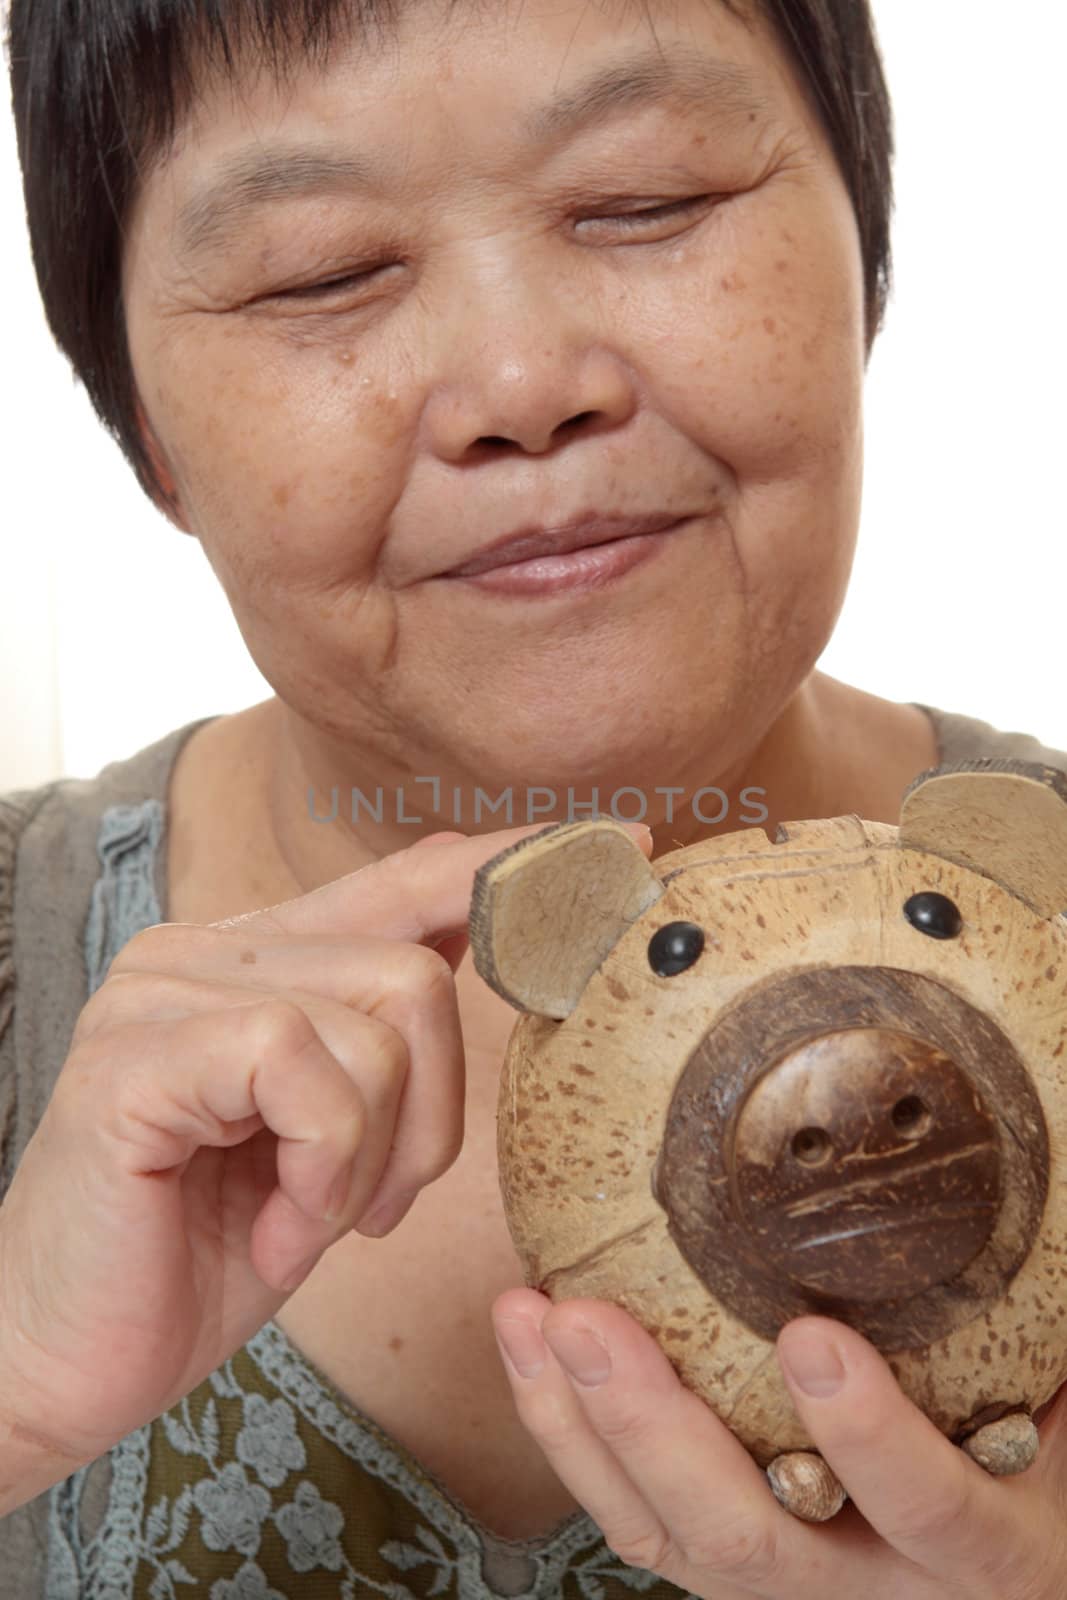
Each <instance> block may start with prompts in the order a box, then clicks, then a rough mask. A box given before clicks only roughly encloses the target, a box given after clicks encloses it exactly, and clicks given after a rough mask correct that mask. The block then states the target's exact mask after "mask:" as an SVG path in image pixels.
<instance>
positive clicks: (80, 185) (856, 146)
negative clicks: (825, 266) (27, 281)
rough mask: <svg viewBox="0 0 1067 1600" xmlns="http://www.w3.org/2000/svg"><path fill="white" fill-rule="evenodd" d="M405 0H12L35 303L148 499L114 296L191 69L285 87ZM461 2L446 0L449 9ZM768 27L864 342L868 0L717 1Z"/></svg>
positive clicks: (869, 224)
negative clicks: (145, 189) (857, 262)
mask: <svg viewBox="0 0 1067 1600" xmlns="http://www.w3.org/2000/svg"><path fill="white" fill-rule="evenodd" d="M405 3H406V0H11V5H10V10H9V14H8V21H7V37H6V48H7V52H8V60H9V63H10V72H11V91H12V104H13V110H14V117H15V128H16V135H17V140H18V152H19V160H20V163H21V167H22V177H23V191H24V195H25V202H26V219H27V225H28V230H29V238H30V246H31V249H32V252H33V262H34V268H35V271H36V274H37V282H38V285H39V287H40V292H41V298H42V301H43V303H44V310H45V315H46V317H47V319H48V325H49V327H50V329H51V331H52V334H53V337H54V338H55V340H56V343H57V344H58V346H59V348H60V349H61V350H62V352H63V354H64V355H65V356H66V357H67V359H68V360H69V361H70V363H71V366H72V368H73V370H74V375H75V377H76V378H78V379H80V380H81V382H82V383H84V385H85V388H86V390H87V392H88V395H89V399H90V401H91V402H92V405H93V407H94V409H95V410H96V412H97V415H98V416H99V417H100V419H101V421H102V422H103V424H104V426H105V428H106V429H107V430H108V432H109V433H111V434H112V435H113V437H114V438H115V440H116V441H117V443H118V445H119V447H120V449H121V450H122V452H123V454H124V455H125V456H126V458H127V460H128V461H129V462H130V465H131V466H132V467H133V469H134V471H135V473H136V474H137V478H138V481H139V482H140V484H141V487H142V488H143V489H144V491H145V493H146V494H148V496H149V497H150V498H151V499H152V500H153V501H154V502H155V503H157V504H160V503H165V502H166V501H167V496H166V494H165V492H164V491H163V488H162V486H161V485H160V483H159V481H158V479H157V477H156V473H155V470H154V467H153V465H152V462H151V459H150V457H149V455H148V451H147V448H146V444H145V441H144V438H143V436H142V433H141V429H140V427H139V425H138V420H137V414H136V402H137V395H136V388H135V383H134V377H133V370H132V365H131V362H130V355H129V347H128V343H127V338H126V326H125V317H124V314H123V305H122V271H121V269H122V254H123V246H122V240H123V230H124V227H125V223H126V219H127V217H128V215H129V210H130V205H131V202H132V199H133V197H134V196H135V194H136V192H137V186H138V183H139V181H140V179H141V177H142V175H145V174H147V173H148V172H149V171H150V170H151V169H152V166H153V164H154V163H157V162H159V161H160V160H162V159H163V158H164V157H165V155H166V153H167V151H168V150H169V149H170V147H171V145H172V142H173V138H174V135H175V132H176V131H177V130H178V128H179V126H180V123H181V121H182V119H183V117H184V115H185V114H186V112H187V109H188V108H189V107H190V106H191V105H192V104H193V103H194V100H195V95H196V91H197V87H198V84H199V81H200V80H199V74H200V73H201V72H202V71H203V70H204V68H205V66H206V67H207V68H208V69H209V70H218V71H220V72H223V73H227V74H229V75H231V76H232V75H234V74H235V73H236V71H237V69H238V64H239V61H240V60H241V59H245V60H247V59H248V56H247V54H246V52H248V51H251V52H252V58H253V59H258V60H259V61H261V62H262V63H263V64H264V65H265V66H267V67H269V68H270V70H271V72H272V74H273V76H274V78H275V80H276V82H278V83H279V85H280V84H283V83H284V82H285V81H286V79H287V78H288V76H289V74H290V73H291V72H292V71H293V69H298V68H299V67H300V66H301V65H303V64H318V65H321V66H325V65H326V64H327V63H328V61H329V59H330V55H331V52H332V50H333V48H334V46H335V45H336V44H340V43H345V42H347V41H350V40H351V39H352V38H353V37H357V38H358V37H363V36H364V35H366V36H368V37H369V36H371V35H373V34H374V33H375V32H377V33H378V35H379V37H382V36H384V37H385V38H387V39H388V37H390V36H391V35H392V34H393V33H395V30H396V28H397V26H398V24H399V21H400V14H401V13H402V11H403V10H404V9H405ZM461 3H463V4H469V3H470V0H448V4H449V11H450V12H451V10H452V9H454V8H456V7H457V6H458V5H459V4H461ZM483 3H485V0H483ZM723 3H724V4H726V5H727V7H728V9H729V10H730V11H731V12H733V13H734V14H735V15H738V16H740V17H744V16H747V15H749V14H753V15H754V14H760V15H762V16H763V17H765V18H766V19H767V20H768V21H769V22H770V23H771V24H772V25H773V27H774V28H775V29H776V31H777V34H778V37H779V38H780V40H781V41H782V43H783V44H784V46H785V47H786V50H787V52H788V54H789V56H790V58H791V60H792V61H793V63H794V65H795V67H796V68H797V70H798V73H799V77H800V81H801V82H802V84H803V85H804V86H805V88H806V90H807V92H808V94H809V96H810V97H811V99H812V102H813V104H814V105H815V106H816V108H817V110H818V112H819V114H820V116H821V118H822V122H823V125H824V127H825V129H826V132H827V134H828V135H829V138H830V142H831V144H832V147H833V150H834V152H835V155H836V158H837V161H838V164H839V166H840V169H841V173H842V176H843V178H844V180H845V183H846V185H847V187H848V192H849V194H850V196H851V199H852V205H853V209H854V211H855V215H856V221H857V224H858V228H859V237H860V244H861V249H862V255H863V268H864V290H865V302H866V321H865V327H866V348H867V354H868V357H869V355H870V351H871V347H872V345H873V343H874V340H875V336H876V335H877V333H878V331H879V329H880V328H881V325H882V320H883V317H884V314H885V307H886V302H887V300H888V296H889V289H890V273H891V250H890V220H891V214H892V208H893V190H892V159H893V124H892V111H891V107H890V101H889V94H888V90H887V87H886V82H885V77H884V73H883V69H882V62H881V58H880V55H879V50H878V43H877V38H876V35H875V28H874V20H873V18H872V16H871V12H870V6H869V0H723Z"/></svg>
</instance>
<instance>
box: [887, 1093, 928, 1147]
mask: <svg viewBox="0 0 1067 1600" xmlns="http://www.w3.org/2000/svg"><path fill="white" fill-rule="evenodd" d="M933 1120H934V1119H933V1117H932V1116H931V1115H930V1113H929V1111H928V1110H927V1109H926V1107H925V1105H924V1104H923V1102H922V1101H921V1100H920V1099H919V1096H918V1095H917V1094H908V1095H905V1096H904V1099H903V1100H898V1101H897V1103H896V1105H895V1106H894V1107H893V1126H894V1128H895V1129H896V1130H897V1132H898V1133H902V1134H903V1135H904V1137H905V1139H921V1138H922V1136H923V1134H924V1133H928V1132H929V1130H930V1126H931V1124H932V1122H933Z"/></svg>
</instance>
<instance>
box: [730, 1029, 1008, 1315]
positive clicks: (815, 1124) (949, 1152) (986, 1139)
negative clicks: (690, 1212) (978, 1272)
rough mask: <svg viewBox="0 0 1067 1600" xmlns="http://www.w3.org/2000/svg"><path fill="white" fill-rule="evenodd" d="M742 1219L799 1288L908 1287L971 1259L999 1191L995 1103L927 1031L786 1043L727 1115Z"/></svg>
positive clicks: (887, 1292) (856, 1290)
mask: <svg viewBox="0 0 1067 1600" xmlns="http://www.w3.org/2000/svg"><path fill="white" fill-rule="evenodd" d="M730 1165H731V1169H732V1183H733V1186H734V1191H735V1205H736V1209H737V1212H738V1215H739V1217H740V1218H741V1219H742V1220H743V1222H744V1223H745V1225H746V1226H747V1227H748V1229H749V1230H750V1231H751V1232H752V1233H753V1234H754V1236H755V1237H756V1239H757V1240H758V1241H759V1243H760V1245H761V1246H762V1247H763V1248H764V1249H765V1250H766V1252H767V1256H768V1260H770V1261H773V1262H774V1263H775V1265H776V1266H777V1267H778V1268H779V1270H780V1271H782V1272H783V1273H784V1274H785V1275H786V1276H787V1277H788V1278H790V1279H791V1280H792V1282H794V1283H795V1284H797V1285H798V1286H799V1287H801V1288H804V1289H809V1290H813V1291H815V1292H817V1293H819V1294H825V1295H832V1296H840V1297H845V1296H847V1297H848V1298H850V1299H852V1300H858V1301H868V1300H869V1301H879V1300H888V1299H890V1298H892V1297H894V1296H909V1295H913V1294H917V1293H918V1292H919V1291H920V1290H922V1289H927V1288H929V1287H931V1286H932V1285H933V1284H936V1283H943V1282H945V1281H946V1280H947V1279H949V1278H953V1277H955V1276H956V1274H957V1273H958V1272H960V1271H962V1269H963V1268H964V1267H965V1266H966V1265H967V1263H968V1262H969V1261H973V1259H974V1257H975V1256H976V1255H977V1254H978V1252H979V1251H980V1250H981V1249H982V1247H983V1245H984V1244H985V1243H986V1241H987V1240H988V1238H989V1236H990V1234H991V1233H992V1231H993V1224H994V1222H995V1220H996V1215H997V1210H998V1207H999V1204H1000V1195H1001V1160H1000V1140H999V1137H998V1133H997V1127H996V1121H995V1118H994V1116H993V1113H992V1111H991V1110H990V1109H989V1107H988V1106H987V1105H986V1103H985V1100H984V1099H983V1097H982V1095H981V1094H980V1093H979V1092H978V1090H977V1089H976V1087H975V1086H974V1084H973V1083H972V1082H971V1081H970V1079H969V1078H968V1076H967V1074H966V1073H965V1072H964V1071H963V1070H962V1068H961V1067H960V1066H959V1064H958V1063H957V1062H955V1061H954V1060H953V1059H952V1058H951V1057H950V1056H949V1055H948V1054H946V1052H945V1051H944V1050H941V1049H939V1048H938V1046H937V1045H935V1044H932V1043H931V1042H930V1041H929V1040H925V1039H919V1038H915V1037H914V1036H912V1035H910V1034H906V1033H901V1032H898V1031H896V1030H892V1029H886V1028H846V1029H841V1030H839V1031H837V1032H834V1033H830V1034H824V1035H823V1036H822V1037H821V1038H816V1039H813V1040H811V1041H810V1042H808V1043H806V1044H804V1045H802V1046H801V1047H800V1048H799V1049H796V1050H792V1051H790V1052H789V1053H788V1054H787V1055H786V1056H784V1057H783V1059H782V1060H780V1061H779V1062H778V1063H777V1064H776V1065H775V1066H773V1067H772V1068H771V1070H770V1071H769V1072H767V1073H766V1074H765V1075H764V1077H763V1078H761V1080H760V1081H759V1083H758V1084H757V1085H756V1087H755V1088H754V1089H753V1091H752V1093H751V1094H750V1095H749V1096H748V1099H747V1100H746V1101H745V1104H744V1107H743V1109H742V1111H741V1115H740V1117H739V1118H738V1122H737V1128H736V1133H735V1138H734V1146H733V1153H732V1160H731V1163H730Z"/></svg>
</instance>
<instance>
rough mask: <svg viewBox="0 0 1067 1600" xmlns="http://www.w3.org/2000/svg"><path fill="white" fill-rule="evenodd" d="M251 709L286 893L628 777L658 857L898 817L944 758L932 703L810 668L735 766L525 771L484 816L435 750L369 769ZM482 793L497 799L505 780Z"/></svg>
mask: <svg viewBox="0 0 1067 1600" xmlns="http://www.w3.org/2000/svg"><path fill="white" fill-rule="evenodd" d="M244 715H245V716H247V717H249V718H250V719H251V721H250V722H249V724H248V728H247V732H248V736H249V741H250V748H251V749H252V750H254V751H255V752H256V754H255V756H254V762H255V766H256V772H257V782H256V785H255V788H256V792H257V794H258V795H259V796H260V797H262V802H263V803H265V804H266V806H267V808H268V813H269V814H268V817H267V818H266V819H264V821H262V822H261V823H260V824H259V826H258V827H257V828H256V830H255V836H256V837H259V838H265V839H267V840H268V841H269V845H268V848H269V850H270V853H271V855H272V856H273V858H274V869H275V870H274V876H275V877H276V878H277V879H278V881H279V882H285V883H286V884H287V885H288V886H289V887H288V888H287V891H286V893H287V894H288V895H296V894H300V893H306V892H308V891H310V890H311V889H314V888H317V887H318V886H319V885H320V884H323V883H327V882H330V881H331V880H332V879H334V878H337V877H340V876H342V875H343V874H345V873H348V872H353V871H355V870H356V869H357V868H359V867H361V866H365V865H367V864H368V863H369V862H371V861H375V860H378V859H380V858H381V857H382V856H384V855H388V854H391V853H393V852H394V851H397V850H402V849H405V848H407V847H408V846H409V845H412V844H414V843H415V842H416V840H417V839H419V838H421V837H424V836H425V835H427V834H431V833H437V832H440V831H442V830H456V831H459V832H463V833H467V834H472V833H490V832H494V831H496V830H498V829H500V828H504V827H507V826H509V825H514V826H518V825H520V824H522V823H525V822H527V821H539V820H540V821H543V822H544V823H545V824H546V825H547V824H548V823H550V822H553V821H563V820H566V818H567V814H568V812H567V792H568V787H570V789H571V792H572V794H573V795H574V797H575V801H576V802H578V804H577V805H576V806H575V808H574V812H573V814H574V815H575V816H588V815H590V814H591V808H590V807H588V806H586V807H585V808H584V809H579V805H580V804H581V802H582V801H583V800H584V799H585V798H586V797H587V796H589V795H591V793H592V791H593V788H594V787H595V788H596V789H597V791H598V801H599V803H598V809H599V810H600V811H601V812H602V813H605V814H610V805H611V798H612V795H613V794H615V793H617V792H618V790H619V789H620V787H623V786H626V787H628V788H629V790H630V792H629V793H628V794H626V795H620V797H619V800H618V814H619V815H620V816H621V817H625V818H627V819H632V820H643V821H645V822H647V823H648V824H649V826H650V827H651V829H652V834H653V841H654V846H653V859H655V858H656V857H657V856H660V855H665V854H667V853H668V852H669V851H672V850H675V849H678V848H680V847H683V846H687V845H691V844H697V843H700V842H702V841H703V840H706V839H709V838H712V837H714V836H716V835H718V834H723V833H732V832H734V831H737V830H739V829H741V828H744V827H746V826H760V827H762V828H764V829H765V830H766V831H767V833H768V834H769V835H770V837H772V838H773V836H774V832H775V829H776V827H777V825H778V824H779V823H780V822H788V821H800V820H803V819H807V818H815V817H824V816H840V815H843V814H845V813H847V812H850V811H856V812H857V813H858V814H859V815H860V816H863V817H865V818H867V819H868V820H871V821H884V822H896V821H897V819H898V816H899V805H900V798H901V795H902V793H903V790H904V788H905V787H906V786H907V784H908V783H909V782H910V781H911V779H912V778H913V777H915V776H916V774H917V773H918V772H920V771H922V770H923V768H924V767H926V766H933V765H936V763H937V760H938V750H937V744H936V739H935V737H934V733H933V729H932V727H931V725H930V723H929V721H928V719H927V718H926V717H925V716H924V715H923V714H922V713H921V712H919V711H918V710H916V709H915V708H913V707H910V706H904V705H898V704H896V703H895V702H891V701H885V700H881V699H878V698H877V697H875V696H873V695H868V694H865V693H863V692H862V691H860V690H857V689H854V688H852V687H850V686H848V685H846V684H842V683H840V682H838V681H837V680H836V679H833V678H829V677H827V676H826V675H825V674H822V673H812V674H811V675H810V677H809V678H808V679H807V680H806V681H805V682H804V684H803V685H802V686H801V688H800V689H799V690H798V691H797V693H796V694H794V696H793V697H792V699H791V700H790V701H789V702H788V704H787V705H786V706H785V707H784V708H783V710H782V711H781V713H780V714H779V715H778V716H777V717H776V718H775V720H774V721H773V723H772V724H771V725H770V726H769V727H768V728H766V729H765V730H763V731H762V733H761V734H760V735H759V737H758V738H757V739H756V740H755V741H753V742H752V743H751V745H750V747H749V748H748V749H746V750H744V751H742V752H741V753H740V754H739V755H738V756H737V757H736V759H734V760H732V761H730V762H729V763H728V765H727V766H726V767H725V770H723V769H722V768H721V767H720V769H719V770H717V771H716V770H715V768H714V766H713V764H712V763H711V761H709V760H708V758H707V754H706V751H703V750H701V751H698V752H697V753H696V754H695V755H694V757H693V759H692V760H691V761H690V762H688V763H687V764H686V768H685V770H681V771H673V772H671V773H664V772H663V771H662V770H657V771H655V772H654V774H653V773H652V772H651V770H650V773H649V774H648V775H647V776H648V777H649V778H650V781H649V782H647V783H645V784H642V783H641V782H640V775H638V776H637V777H635V775H634V774H632V773H630V774H627V775H625V776H623V775H621V774H614V773H606V774H597V775H596V777H597V778H599V779H600V780H601V781H599V782H597V783H594V784H590V785H588V786H586V787H585V788H584V789H583V788H579V786H578V785H577V784H576V783H575V782H574V778H573V775H570V774H568V775H564V776H561V778H560V779H559V781H558V784H557V785H556V786H555V787H554V788H552V787H550V786H549V785H547V784H546V785H544V786H542V787H541V788H539V789H538V790H527V789H526V788H525V787H524V785H523V784H520V783H518V782H516V783H515V784H514V785H513V787H512V794H513V797H514V800H515V805H514V808H513V814H512V818H511V821H510V823H509V820H508V818H507V817H506V815H505V814H504V812H503V811H502V810H498V811H497V812H496V813H495V814H494V813H493V812H491V811H488V809H484V810H483V811H482V814H481V815H480V816H478V817H476V816H475V814H474V805H473V797H474V796H475V788H476V786H475V784H474V783H473V782H471V781H470V774H469V773H465V772H463V771H461V770H460V769H459V768H458V767H457V768H455V769H453V770H452V771H448V772H439V774H438V776H437V777H436V778H435V779H434V780H433V781H431V780H430V779H429V778H426V777H422V778H420V777H419V776H418V774H420V773H428V772H430V771H432V770H433V768H432V766H431V764H430V761H429V760H427V762H426V764H425V765H420V764H419V763H418V762H415V763H408V764H407V765H406V768H405V771H404V772H402V773H401V772H396V771H393V772H383V771H382V769H381V768H380V767H379V766H378V765H377V764H375V765H374V769H373V771H371V763H369V762H365V761H364V760H363V759H362V758H361V756H360V754H359V753H358V752H357V753H356V754H353V752H352V751H351V748H345V747H342V746H340V745H339V744H338V743H336V742H330V741H329V740H326V741H324V740H323V739H322V737H321V735H320V734H319V733H318V731H317V730H315V729H312V728H311V727H309V725H308V724H307V723H305V722H303V721H302V720H301V719H300V718H298V717H296V716H295V715H294V714H293V713H291V712H290V711H289V710H288V708H287V707H286V706H284V705H283V704H282V702H280V701H279V700H277V699H274V700H269V701H265V702H263V703H262V704H261V705H259V706H255V707H253V708H252V709H251V711H250V712H249V713H245V714H244ZM438 765H439V766H440V764H438ZM709 769H710V770H709ZM616 780H617V781H616ZM635 791H636V792H635ZM482 793H483V795H488V797H489V799H490V800H492V799H493V798H495V797H496V796H498V795H499V793H500V789H499V788H498V789H497V790H496V791H494V790H492V789H491V788H488V787H487V788H486V789H484V790H483V791H482ZM546 797H547V800H552V799H554V800H556V801H557V803H556V804H555V806H554V807H550V808H548V809H545V807H546V803H547V802H546ZM642 800H644V802H645V805H646V810H645V812H644V815H643V816H642V815H641V813H640V805H641V801H642ZM531 802H532V803H533V805H534V809H533V810H532V811H531V810H528V809H527V807H528V805H529V804H530V803H531ZM538 806H540V807H541V808H542V809H537V807H538ZM276 898H281V896H276Z"/></svg>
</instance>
